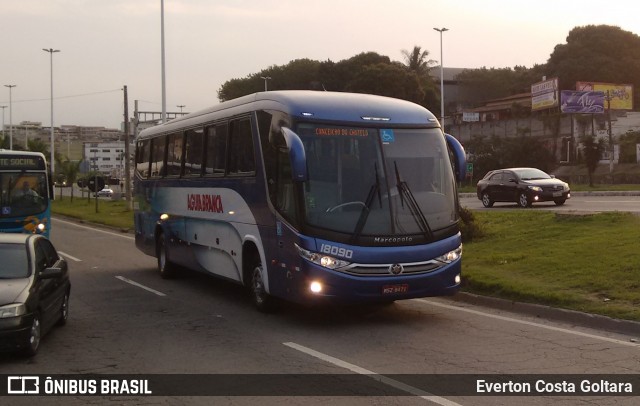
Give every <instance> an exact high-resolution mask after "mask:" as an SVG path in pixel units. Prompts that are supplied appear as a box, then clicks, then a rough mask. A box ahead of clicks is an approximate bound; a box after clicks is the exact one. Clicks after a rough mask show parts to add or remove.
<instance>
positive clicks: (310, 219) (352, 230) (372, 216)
mask: <svg viewBox="0 0 640 406" xmlns="http://www.w3.org/2000/svg"><path fill="white" fill-rule="evenodd" d="M297 133H298V135H299V136H300V138H301V139H302V142H303V144H304V146H305V154H306V159H307V168H308V181H307V182H306V184H305V185H304V203H305V204H304V212H305V220H306V222H307V224H309V225H311V226H313V227H317V228H321V229H325V230H329V231H336V232H340V233H347V234H350V235H351V236H352V239H353V238H356V239H357V238H358V237H360V236H362V237H368V238H374V240H375V241H377V242H379V243H385V242H389V243H392V242H402V243H408V242H409V243H410V242H411V241H414V242H415V243H417V242H418V241H419V240H420V241H422V242H423V241H424V240H432V239H433V232H434V231H436V230H440V229H443V228H447V227H450V226H452V225H455V224H456V223H457V220H458V215H457V210H456V199H455V181H454V179H453V177H452V171H451V163H450V161H449V155H448V150H447V147H446V144H445V140H444V137H443V135H442V132H441V131H440V129H425V128H421V129H397V128H396V129H377V128H361V127H343V126H329V125H321V124H308V123H304V124H299V125H298V126H297ZM416 235H418V236H423V237H424V238H415V239H414V238H412V237H411V236H416Z"/></svg>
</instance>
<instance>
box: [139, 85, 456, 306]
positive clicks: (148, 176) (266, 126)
mask: <svg viewBox="0 0 640 406" xmlns="http://www.w3.org/2000/svg"><path fill="white" fill-rule="evenodd" d="M135 165H136V171H135V178H134V182H135V186H134V191H135V192H134V193H135V200H134V206H135V207H134V208H135V215H134V219H135V240H136V246H137V247H138V248H139V249H140V250H142V251H143V252H145V253H147V254H149V255H152V256H155V257H156V258H157V262H158V270H159V272H160V275H161V276H162V277H165V278H167V277H170V276H171V275H172V274H173V273H174V272H175V271H176V270H177V269H183V268H188V269H192V270H197V271H202V272H205V273H209V274H213V275H216V276H218V277H222V278H225V279H228V280H231V281H234V282H237V283H240V284H243V285H245V286H246V287H247V288H248V290H249V292H250V293H251V296H252V298H253V301H254V303H255V305H256V306H257V308H258V310H261V311H268V310H271V309H272V308H273V305H274V302H275V301H277V299H284V300H286V301H291V302H297V303H316V302H320V303H326V302H333V303H366V302H392V301H395V300H399V299H408V298H416V297H426V296H440V295H451V294H454V293H455V292H456V291H457V290H458V289H459V287H460V278H461V275H460V272H461V262H460V261H461V253H462V243H461V238H460V231H459V221H460V217H459V214H458V207H459V203H458V195H457V189H456V180H457V179H459V178H460V176H462V177H464V175H465V154H464V150H463V148H462V146H461V145H460V143H459V142H458V141H457V140H456V139H455V138H454V137H452V136H450V135H446V134H444V133H443V131H442V129H441V127H440V123H439V122H438V120H437V119H436V118H435V116H434V115H433V114H431V113H430V112H429V111H428V110H426V109H425V108H423V107H421V106H418V105H416V104H413V103H410V102H407V101H403V100H397V99H392V98H388V97H381V96H373V95H366V94H350V93H335V92H315V91H297V90H292V91H270V92H261V93H256V94H253V95H248V96H244V97H240V98H238V99H235V100H231V101H228V102H224V103H221V104H219V105H217V106H214V107H212V108H209V109H207V110H203V111H199V112H195V113H191V114H188V115H185V116H184V117H180V118H177V119H175V120H172V121H169V122H167V123H165V124H162V125H158V126H155V127H152V128H148V129H146V130H144V131H142V132H141V133H140V134H139V136H138V137H137V139H136V164H135Z"/></svg>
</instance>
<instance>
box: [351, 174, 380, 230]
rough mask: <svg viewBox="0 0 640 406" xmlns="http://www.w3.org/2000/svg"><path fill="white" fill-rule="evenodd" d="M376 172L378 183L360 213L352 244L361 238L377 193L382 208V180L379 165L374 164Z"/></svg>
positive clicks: (373, 187)
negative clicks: (379, 174)
mask: <svg viewBox="0 0 640 406" xmlns="http://www.w3.org/2000/svg"><path fill="white" fill-rule="evenodd" d="M373 169H374V172H375V173H376V183H374V184H373V185H371V188H370V189H369V194H368V195H367V200H365V202H364V207H363V208H362V211H361V212H360V217H358V222H357V223H356V228H355V230H354V231H353V235H352V236H351V242H355V240H356V239H357V238H358V237H359V236H360V233H362V230H363V229H364V225H365V224H366V223H367V219H368V218H369V213H371V203H373V198H374V197H375V196H376V192H377V194H378V203H379V204H380V207H382V195H381V194H380V178H379V176H378V163H377V162H376V163H374V166H373Z"/></svg>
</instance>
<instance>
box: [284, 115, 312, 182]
mask: <svg viewBox="0 0 640 406" xmlns="http://www.w3.org/2000/svg"><path fill="white" fill-rule="evenodd" d="M282 134H283V135H284V140H285V142H286V143H287V149H288V150H289V159H290V160H291V175H292V177H293V180H294V181H298V182H304V181H306V180H307V179H308V176H307V156H306V154H305V152H304V144H302V140H301V139H300V137H299V136H298V134H296V133H295V132H293V131H291V130H290V129H288V128H287V127H282Z"/></svg>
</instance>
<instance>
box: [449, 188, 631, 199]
mask: <svg viewBox="0 0 640 406" xmlns="http://www.w3.org/2000/svg"><path fill="white" fill-rule="evenodd" d="M571 196H640V190H627V191H625V190H621V191H607V190H603V191H586V192H571ZM458 197H462V198H474V197H475V198H477V197H478V195H477V193H458Z"/></svg>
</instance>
